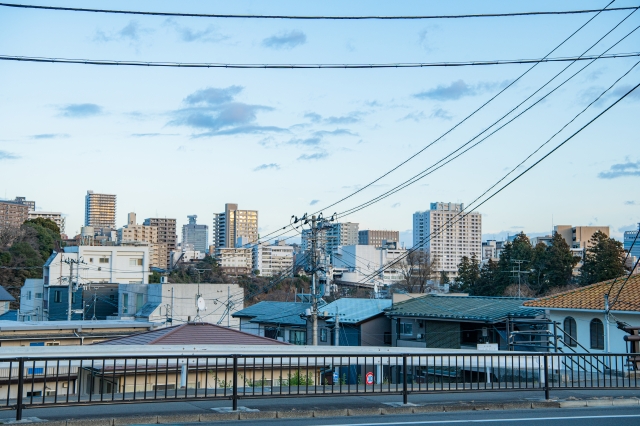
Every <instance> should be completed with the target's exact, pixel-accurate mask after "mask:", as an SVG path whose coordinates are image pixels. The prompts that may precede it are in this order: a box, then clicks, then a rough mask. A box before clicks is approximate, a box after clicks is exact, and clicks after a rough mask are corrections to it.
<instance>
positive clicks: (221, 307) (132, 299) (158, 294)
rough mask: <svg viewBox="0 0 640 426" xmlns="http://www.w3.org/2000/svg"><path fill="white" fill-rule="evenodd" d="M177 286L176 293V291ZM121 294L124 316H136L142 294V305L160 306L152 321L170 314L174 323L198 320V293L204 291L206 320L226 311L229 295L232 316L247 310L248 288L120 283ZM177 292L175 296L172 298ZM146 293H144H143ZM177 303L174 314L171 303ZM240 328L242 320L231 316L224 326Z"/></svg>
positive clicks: (214, 321) (200, 313)
mask: <svg viewBox="0 0 640 426" xmlns="http://www.w3.org/2000/svg"><path fill="white" fill-rule="evenodd" d="M172 289H173V292H172ZM118 293H119V297H120V316H122V317H127V316H133V315H135V314H136V312H137V311H138V307H139V305H140V304H139V303H137V302H138V300H139V299H138V297H142V300H141V303H142V305H144V304H146V303H147V302H149V303H153V304H155V305H157V307H156V308H155V309H154V310H153V312H152V313H151V314H150V316H149V318H148V319H149V321H153V322H162V321H165V319H166V318H167V314H169V316H170V317H171V318H173V325H180V324H183V323H185V322H188V321H189V319H191V321H195V320H196V316H197V315H198V310H197V307H196V295H197V294H201V297H202V298H203V299H204V300H205V305H206V310H204V311H200V312H199V315H200V318H201V319H202V321H203V322H209V323H213V324H216V323H217V322H218V321H219V320H220V318H221V317H222V316H223V314H224V313H225V310H226V304H227V301H228V294H230V296H231V297H230V300H231V302H232V307H231V315H233V313H235V312H237V311H240V310H242V309H244V289H242V288H241V287H240V286H239V285H238V284H209V283H203V284H199V285H198V284H170V283H166V284H120V286H118ZM172 293H173V298H172V297H171V296H172ZM125 294H127V297H126V299H127V301H128V303H127V309H126V312H125V309H124V306H123V301H124V300H125V296H124V295H125ZM139 295H142V296H139ZM172 304H173V315H171V305H172ZM227 324H229V325H230V326H231V327H232V328H236V329H237V328H238V327H239V326H240V321H239V319H237V318H232V317H231V318H229V319H227V316H225V318H224V319H223V320H222V322H221V323H220V325H222V326H227Z"/></svg>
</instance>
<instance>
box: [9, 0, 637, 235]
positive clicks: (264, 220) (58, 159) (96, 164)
mask: <svg viewBox="0 0 640 426" xmlns="http://www.w3.org/2000/svg"><path fill="white" fill-rule="evenodd" d="M35 4H55V5H61V6H79V7H87V5H86V3H84V2H79V1H62V0H60V1H57V2H36V3H35ZM606 4H607V2H606V1H579V2H578V1H566V2H562V4H561V6H562V8H563V9H565V10H569V9H585V8H590V9H591V8H594V9H595V8H600V7H603V6H604V5H606ZM629 5H634V3H633V2H630V1H624V0H620V1H616V2H615V3H614V4H613V6H612V7H616V6H617V7H621V6H629ZM91 7H95V8H110V9H117V8H120V9H136V10H162V11H180V12H201V13H240V14H249V13H255V14H300V15H320V14H324V15H358V14H372V15H373V14H381V15H382V14H384V15H398V14H407V15H418V14H430V15H433V14H462V13H489V12H513V11H530V10H558V8H559V7H560V5H559V4H558V3H557V2H551V1H538V2H517V3H516V2H507V1H502V2H501V1H486V2H482V3H475V2H463V1H450V2H446V3H445V2H413V1H403V2H402V1H399V2H374V1H360V2H358V1H352V2H348V3H347V2H338V1H326V2H316V3H309V2H294V1H271V2H258V1H237V2H222V1H209V2H206V3H204V2H188V1H184V2H180V3H179V4H178V3H176V2H168V1H155V2H153V3H151V2H142V1H126V2H124V1H111V2H106V1H94V2H92V3H91ZM628 13H629V12H624V11H622V12H609V13H606V14H602V15H601V16H599V17H598V18H596V19H595V20H594V21H593V22H592V23H590V24H589V25H588V26H587V27H585V28H584V29H583V30H582V31H581V32H579V33H578V34H577V35H576V36H574V37H573V38H572V39H571V40H570V41H569V42H567V43H566V44H565V45H564V46H563V47H562V48H560V49H559V50H558V51H557V52H555V53H554V54H553V55H552V56H554V57H559V56H577V55H580V54H582V53H584V51H585V50H586V49H587V48H588V47H589V46H591V45H592V44H593V43H594V42H595V41H596V40H598V39H599V38H600V37H602V35H604V34H605V33H606V32H607V31H609V30H610V29H611V28H613V27H614V26H615V25H616V24H617V23H618V22H620V21H621V20H622V19H623V18H624V16H626V15H627V14H628ZM590 16H591V15H565V16H547V17H519V18H487V19H460V20H428V21H420V20H415V21H294V20H246V19H245V20H242V19H205V18H171V19H167V18H165V17H145V16H127V15H106V14H94V13H72V12H53V11H37V10H20V9H8V8H0V27H1V28H3V30H2V32H1V34H0V54H4V55H24V56H44V57H64V58H86V59H117V60H136V61H175V62H222V63H389V62H438V61H468V60H494V59H518V58H539V57H543V56H545V55H546V54H547V53H549V51H551V50H552V49H553V48H554V47H555V46H556V45H557V44H559V43H560V41H562V40H563V39H564V38H566V37H567V36H568V35H569V34H571V33H572V32H573V31H575V30H576V29H577V28H578V27H579V26H580V25H582V24H583V23H584V22H586V21H587V20H588V19H589V17H590ZM639 24H640V12H637V13H636V14H634V15H632V16H631V17H630V18H629V19H627V20H626V21H625V22H624V23H623V24H621V25H620V26H619V27H618V28H617V29H616V30H614V31H613V32H612V33H611V34H610V35H609V36H608V37H606V38H605V39H604V40H603V41H602V42H601V43H600V44H598V45H597V46H595V47H594V48H593V49H592V50H591V51H589V53H590V54H600V53H602V52H603V51H605V50H606V49H608V48H609V47H610V46H611V45H613V44H614V43H616V42H617V41H618V40H620V39H621V38H622V37H623V36H624V35H626V34H627V33H629V32H630V31H631V30H632V29H633V28H635V27H636V26H638V25H639ZM639 45H640V30H638V31H637V32H635V33H633V34H632V35H631V36H629V37H627V38H626V39H625V40H624V41H623V42H621V43H620V44H618V45H617V46H616V47H614V48H613V49H612V50H611V52H633V51H637V50H638V49H637V46H639ZM637 60H638V58H626V59H608V60H599V61H597V62H595V63H593V64H592V65H590V66H589V67H587V68H586V69H585V70H584V71H582V72H581V73H579V74H578V75H577V76H576V77H575V78H573V79H572V80H571V81H570V82H568V83H567V84H566V85H564V86H563V87H561V88H560V89H558V90H557V91H556V92H555V93H553V94H551V95H550V96H549V97H548V98H546V99H545V100H544V101H542V102H541V103H540V104H538V105H537V106H535V107H533V108H532V109H531V110H530V111H529V112H527V113H526V114H524V115H522V117H520V118H519V119H517V120H515V121H514V122H513V123H512V124H510V125H508V126H506V127H505V128H504V129H503V130H501V131H499V132H498V133H496V134H495V135H493V136H491V137H490V138H488V139H487V140H486V141H485V142H483V143H482V144H480V145H479V146H478V147H477V148H474V149H473V150H471V151H469V153H467V154H465V155H463V156H461V157H460V158H458V159H456V160H455V161H453V162H451V163H450V164H448V165H446V166H445V167H443V168H441V169H439V170H438V171H436V172H435V173H433V174H431V175H429V176H427V177H426V178H424V179H422V180H420V181H419V182H417V183H416V184H414V185H412V186H410V187H408V188H407V189H405V190H403V191H401V192H399V193H397V194H395V195H392V196H390V197H388V198H385V199H384V200H382V201H380V202H379V203H376V204H374V205H373V206H372V207H370V208H367V209H364V210H362V211H359V212H357V213H355V214H353V215H351V216H348V217H345V218H344V220H351V221H354V222H359V223H360V228H361V229H394V230H399V231H401V232H403V237H402V239H403V241H404V242H405V243H406V244H407V245H411V236H410V234H411V233H410V230H411V221H412V214H413V213H414V212H415V211H418V210H425V209H428V208H429V203H430V202H433V201H452V202H463V203H469V202H470V201H472V200H473V199H474V198H476V196H478V195H479V194H481V193H482V192H484V191H485V190H486V189H487V188H488V187H490V186H491V185H492V184H493V183H494V182H495V181H496V180H498V179H500V178H501V177H502V176H503V175H504V174H505V173H506V171H508V170H509V169H510V167H513V166H515V165H516V164H518V163H519V162H520V161H521V160H523V159H524V158H525V157H526V156H527V155H529V153H531V152H532V151H533V150H534V149H535V148H536V147H538V146H539V145H540V144H542V143H543V142H544V141H546V140H547V139H548V138H549V137H550V136H551V135H553V134H554V133H555V132H556V131H557V130H559V129H560V128H561V127H562V126H563V125H564V124H565V123H566V122H568V121H569V120H571V119H572V118H573V117H574V116H575V115H576V114H577V113H578V112H579V111H580V110H581V109H582V108H584V107H585V106H586V105H587V104H588V103H589V102H591V101H592V100H593V99H595V98H596V97H597V96H598V94H600V93H601V92H602V91H603V90H604V89H605V88H606V87H608V86H609V85H611V84H612V83H613V82H614V81H615V80H616V79H617V78H618V77H620V76H621V75H622V74H623V73H625V72H626V71H627V70H629V69H630V68H631V67H632V65H633V64H634V63H635V62H637ZM566 65H567V64H566V63H549V64H541V65H539V66H538V67H536V68H535V69H534V70H533V71H531V72H530V73H529V74H527V76H525V77H524V78H523V79H522V80H521V81H519V82H518V83H516V84H515V85H514V86H513V87H511V88H509V89H508V90H507V91H505V92H504V94H502V95H501V96H499V97H498V98H497V99H496V100H495V101H494V102H492V103H491V104H489V105H488V106H487V107H486V108H484V109H483V110H481V111H480V112H479V113H478V114H477V115H475V116H474V117H473V118H472V119H470V120H468V121H467V122H466V123H464V124H463V125H462V126H460V127H459V128H457V129H456V130H455V131H453V132H452V133H450V134H449V135H448V136H447V137H445V138H443V139H442V140H441V141H439V142H438V143H436V144H434V145H433V146H432V147H430V148H429V149H427V150H425V151H424V152H423V153H422V154H420V155H419V156H418V157H416V158H415V159H414V160H412V161H410V162H409V163H408V164H406V165H405V166H403V167H402V168H400V169H399V170H398V171H396V172H394V173H392V174H390V175H389V176H388V177H386V178H385V179H383V180H381V181H380V182H378V183H377V184H375V185H373V186H372V187H370V188H367V189H366V190H364V191H362V192H361V193H359V194H358V195H356V196H354V197H352V198H350V199H349V200H347V201H345V202H343V203H340V204H339V205H338V206H336V207H332V208H331V209H329V210H327V211H326V213H327V214H329V215H330V214H331V213H333V212H334V211H343V210H347V209H348V208H351V207H353V206H355V205H358V204H360V203H362V202H364V201H367V200H369V199H371V198H373V197H375V196H377V195H379V194H380V193H382V192H384V191H386V190H388V189H390V188H392V187H394V186H395V185H397V184H398V183H400V182H403V181H404V180H406V179H408V178H409V177H411V176H413V175H414V174H416V173H418V172H420V171H422V170H423V169H425V168H427V167H429V166H430V165H431V164H433V163H434V162H436V161H438V160H439V159H440V158H442V157H443V156H445V155H447V154H448V153H450V152H451V151H453V150H454V149H456V148H458V147H459V146H461V145H462V144H464V143H466V142H467V141H469V140H470V139H471V138H473V137H474V136H475V135H477V134H478V133H479V132H481V131H482V130H484V129H485V128H486V127H488V126H489V125H490V124H492V123H493V122H494V121H495V120H496V119H498V118H499V117H501V116H502V115H503V114H505V113H506V112H507V111H509V110H510V109H511V108H513V107H514V106H515V105H517V104H518V103H520V102H521V101H522V100H524V99H525V98H526V97H527V96H529V95H530V94H531V93H532V92H534V91H535V90H536V89H537V88H539V87H540V86H541V85H542V84H544V83H546V82H547V81H548V80H549V79H550V78H551V77H552V76H553V75H555V74H556V73H558V72H559V71H560V70H561V69H562V68H564V67H565V66H566ZM584 65H586V63H584V62H581V63H577V64H575V65H573V66H572V67H570V68H569V69H568V70H567V71H565V73H564V74H563V75H562V76H560V77H559V80H556V81H554V82H553V83H552V84H551V86H549V89H547V91H548V90H550V89H551V88H553V87H555V85H557V84H559V83H560V82H561V81H563V80H564V79H565V78H567V77H568V76H570V75H571V74H573V73H574V72H576V71H577V70H579V69H580V68H581V67H582V66H584ZM528 67H530V65H505V66H491V67H464V68H463V67H460V68H424V69H362V70H345V69H337V70H317V69H316V70H265V69H262V70H260V69H257V70H256V69H253V70H246V69H245V70H239V69H184V68H145V67H102V66H89V65H64V64H42V63H26V62H8V61H2V62H0V75H1V76H2V82H3V84H0V99H1V101H0V116H1V117H2V126H0V197H4V198H10V199H11V198H13V197H15V196H18V195H21V196H26V197H27V198H29V199H33V200H36V202H37V205H38V208H41V209H43V210H54V211H62V212H63V213H65V214H66V215H67V231H68V233H69V234H74V233H75V232H76V231H79V228H80V226H81V225H82V220H83V214H84V210H83V208H84V205H83V203H84V195H85V193H86V191H87V190H88V189H92V190H94V191H95V192H106V193H115V194H117V195H118V222H119V224H121V225H124V224H125V223H126V214H127V213H128V212H129V211H135V212H136V213H137V214H138V217H140V218H145V217H153V216H166V217H175V218H177V219H178V223H179V224H182V223H186V222H187V218H186V216H187V215H188V214H197V215H198V218H199V221H200V222H202V223H206V224H209V225H210V224H211V221H212V214H213V213H214V212H219V211H222V210H223V208H224V203H227V202H234V203H238V204H239V206H240V208H246V209H257V210H259V212H260V228H261V233H262V234H266V233H269V232H271V231H274V230H276V229H277V228H280V227H282V226H284V225H286V224H287V223H288V222H289V218H290V217H291V215H298V216H300V215H302V214H304V213H305V212H311V211H315V210H317V209H319V208H323V207H324V206H326V205H329V204H331V203H333V202H335V201H337V200H339V199H341V198H342V197H344V196H346V195H348V194H349V193H351V192H353V191H354V190H355V189H357V188H360V187H362V186H363V185H365V184H367V183H368V182H370V181H372V180H373V179H375V178H376V177H378V176H380V175H381V174H383V173H384V172H386V171H388V170H389V169H391V168H392V167H394V166H395V165H397V164H399V163H400V162H402V161H403V160H404V159H406V158H408V157H409V156H411V155H412V154H414V153H415V152H416V151H418V150H420V149H421V148H423V147H424V146H425V145H427V144H428V143H430V142H432V141H433V140H435V139H436V138H438V137H439V136H440V135H441V134H442V133H444V132H445V131H447V130H448V129H450V128H451V127H452V126H454V125H455V124H456V123H457V122H458V121H460V120H461V119H462V118H464V117H465V116H466V115H467V114H469V113H470V112H471V111H473V110H474V109H476V108H477V107H478V106H480V105H481V104H482V103H484V102H485V101H486V100H488V99H489V98H491V97H492V96H493V95H494V94H495V93H497V92H498V91H499V90H500V89H501V88H502V87H504V85H506V84H508V83H509V82H511V81H513V80H514V79H515V78H517V77H518V76H519V75H520V74H522V73H523V72H524V71H525V70H526V69H527V68H528ZM639 70H640V66H638V67H636V68H635V69H634V70H633V71H631V72H630V73H629V74H628V75H627V76H626V77H625V78H624V79H622V80H621V81H620V83H619V84H618V85H617V86H615V87H614V88H613V89H612V92H611V94H609V95H606V96H605V97H604V98H603V99H602V100H601V101H600V102H598V103H596V104H595V105H593V106H592V107H591V108H589V109H588V110H587V111H586V112H585V113H584V114H583V115H582V116H581V117H579V118H578V119H577V120H576V121H575V122H574V123H572V124H571V125H569V126H568V127H567V129H566V130H565V131H564V132H563V133H561V134H560V135H559V136H558V138H557V139H555V140H553V141H551V142H550V144H549V145H548V146H547V147H545V148H543V150H542V151H541V152H540V153H538V154H536V155H535V156H534V157H533V160H532V161H534V160H535V159H537V158H539V157H540V156H541V155H543V154H544V153H545V152H546V151H548V150H549V149H550V148H551V147H552V146H554V145H555V144H556V143H558V142H559V141H561V140H562V139H564V138H566V137H567V136H569V135H570V134H571V133H573V132H574V131H575V130H577V129H578V128H580V127H581V126H582V125H583V124H585V123H586V122H587V121H588V120H590V119H591V118H592V117H593V116H595V115H597V114H598V113H600V112H601V111H602V110H603V109H604V108H605V107H606V106H607V105H609V104H610V103H611V102H612V101H613V100H615V99H616V97H617V96H620V94H622V93H624V92H625V90H626V89H628V88H629V87H632V86H633V85H635V84H637V83H638V81H639V80H640V71H639ZM545 93H546V91H545V90H543V91H542V92H541V93H540V94H539V95H537V96H535V97H534V98H533V101H535V100H536V99H537V98H539V97H540V96H542V95H544V94H545ZM638 111H640V94H637V93H634V95H633V96H631V97H629V98H628V99H625V100H624V101H623V102H622V103H620V104H618V105H617V106H616V107H614V109H612V110H611V111H610V112H608V113H607V114H606V115H604V116H603V117H602V118H601V119H599V120H598V121H596V122H595V123H594V124H593V125H591V126H590V127H589V128H587V129H586V130H585V131H583V132H582V133H581V134H580V135H578V136H577V137H576V138H574V139H573V140H572V141H570V142H569V143H568V144H566V145H565V146H564V147H562V148H561V149H560V150H558V151H557V152H556V153H554V154H553V155H552V156H551V157H549V158H548V159H547V160H545V161H544V162H543V163H541V164H540V165H539V166H538V167H536V168H535V169H533V170H532V171H531V172H529V173H528V174H527V175H525V176H524V177H523V178H521V179H520V180H518V181H517V182H516V183H515V184H513V185H512V186H511V187H509V188H508V189H506V190H505V191H503V192H502V193H500V194H499V195H498V196H496V197H495V198H493V199H492V200H491V201H489V202H488V203H487V204H485V205H483V206H481V208H480V209H479V211H480V212H481V213H482V214H483V233H484V234H485V235H486V236H487V237H499V236H500V235H506V234H507V233H511V234H513V233H517V232H520V231H521V230H524V231H525V232H528V233H538V232H539V233H544V232H547V231H549V230H550V229H551V226H552V223H555V224H573V225H589V224H597V225H610V226H611V229H612V232H613V235H614V236H617V237H620V235H621V232H622V230H625V229H635V226H636V225H635V223H636V222H638V221H640V215H638V212H639V211H640V209H639V207H638V206H640V196H639V195H638V192H637V185H638V183H639V182H640V154H638V142H639V141H638V136H637V135H638V122H639V121H638V119H637V117H638ZM527 164H530V163H527Z"/></svg>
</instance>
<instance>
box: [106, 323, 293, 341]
mask: <svg viewBox="0 0 640 426" xmlns="http://www.w3.org/2000/svg"><path fill="white" fill-rule="evenodd" d="M96 344H97V345H288V343H284V342H279V341H277V340H273V339H269V338H266V337H261V336H256V335H255V334H249V333H245V332H243V331H237V330H233V329H231V328H226V327H221V326H219V325H215V324H209V323H204V322H199V323H187V324H182V325H176V326H173V327H166V328H160V329H158V330H153V331H147V332H145V333H140V334H134V335H131V336H126V337H120V338H117V339H111V340H106V341H104V342H100V343H96Z"/></svg>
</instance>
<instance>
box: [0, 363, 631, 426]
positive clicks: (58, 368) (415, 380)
mask: <svg viewBox="0 0 640 426" xmlns="http://www.w3.org/2000/svg"><path fill="white" fill-rule="evenodd" d="M637 355H638V354H606V355H600V354H598V355H596V354H573V353H572V354H558V353H539V352H534V353H515V352H506V353H505V352H500V353H486V354H480V353H477V352H475V353H435V354H434V353H429V354H424V355H423V354H416V353H411V354H399V355H395V354H393V355H389V354H388V355H379V356H375V355H362V354H357V353H353V354H344V353H341V354H337V353H333V354H332V353H330V352H327V353H322V354H316V355H293V354H292V355H289V354H260V355H255V354H252V355H241V354H233V355H224V356H212V355H190V356H187V355H170V356H166V355H148V356H102V357H58V358H56V357H16V358H0V385H2V386H0V409H5V410H6V409H15V410H16V419H17V420H21V419H22V411H23V410H24V409H25V408H35V407H46V406H72V405H92V404H115V403H118V404H121V403H139V402H158V401H185V400H201V399H227V400H231V401H232V405H233V409H234V410H235V409H237V407H238V400H240V399H244V398H271V397H308V396H314V397H315V396H335V395H376V394H387V395H402V396H403V401H404V403H405V404H406V403H407V402H408V397H409V395H410V394H412V393H436V392H438V393H442V392H476V391H495V392H500V391H505V392H509V391H516V390H517V391H539V392H544V395H545V398H546V399H549V392H550V391H551V390H569V389H583V390H584V389H638V388H640V381H639V380H638V379H639V376H640V373H638V371H637V370H638V368H640V365H639V364H640V363H636V362H633V361H632V360H634V359H638V358H637ZM4 385H6V386H4Z"/></svg>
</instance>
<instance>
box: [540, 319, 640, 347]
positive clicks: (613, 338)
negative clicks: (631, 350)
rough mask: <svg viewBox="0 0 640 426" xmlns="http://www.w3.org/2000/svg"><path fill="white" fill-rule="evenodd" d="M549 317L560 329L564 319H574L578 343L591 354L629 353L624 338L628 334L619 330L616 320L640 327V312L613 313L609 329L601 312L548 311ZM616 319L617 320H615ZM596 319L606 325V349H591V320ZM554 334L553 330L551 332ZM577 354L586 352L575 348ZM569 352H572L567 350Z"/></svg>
mask: <svg viewBox="0 0 640 426" xmlns="http://www.w3.org/2000/svg"><path fill="white" fill-rule="evenodd" d="M547 313H548V316H549V318H550V319H551V320H552V321H555V322H558V323H559V326H560V328H562V327H563V324H564V319H565V318H566V317H572V318H573V319H575V320H576V331H577V333H576V334H577V339H576V340H578V342H579V343H580V344H581V345H582V346H584V347H585V348H587V351H589V352H590V353H607V352H609V353H626V352H627V350H628V349H627V342H625V341H624V336H626V335H627V333H626V332H624V331H622V330H619V329H618V328H617V326H616V323H615V319H618V320H620V321H623V322H626V323H627V324H630V325H631V326H634V327H638V326H640V312H638V313H621V312H615V311H614V312H612V317H611V318H610V321H611V322H610V323H609V325H608V327H607V322H606V321H605V318H604V312H602V311H599V312H596V311H593V312H589V311H585V310H555V309H554V310H547ZM613 317H615V319H614V318H613ZM594 318H598V319H599V320H600V321H602V324H603V325H604V333H605V337H604V342H605V349H604V350H599V349H591V342H590V324H591V320H593V319H594ZM551 331H552V332H553V329H552V330H551ZM607 332H608V333H609V338H608V339H607ZM607 341H608V342H609V350H608V351H607V349H606V348H607ZM573 349H574V350H575V351H576V352H584V350H583V349H582V348H580V347H579V346H578V347H575V348H573ZM567 352H568V353H569V352H571V351H570V350H567Z"/></svg>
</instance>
